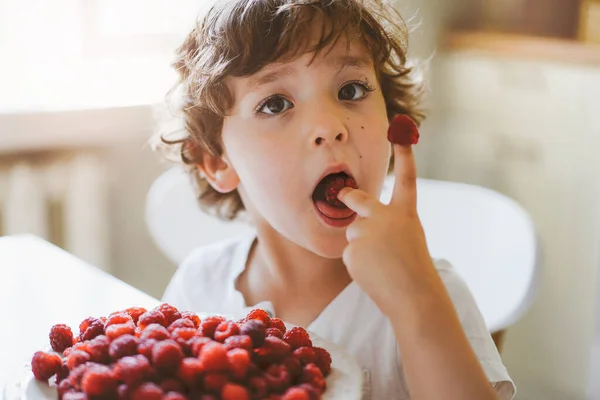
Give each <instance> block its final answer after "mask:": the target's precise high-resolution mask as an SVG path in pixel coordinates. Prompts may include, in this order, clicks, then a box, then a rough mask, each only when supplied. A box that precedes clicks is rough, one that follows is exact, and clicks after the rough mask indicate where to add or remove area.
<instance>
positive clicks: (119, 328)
mask: <svg viewBox="0 0 600 400" xmlns="http://www.w3.org/2000/svg"><path fill="white" fill-rule="evenodd" d="M134 334H135V324H134V323H133V321H129V322H126V323H124V324H116V325H110V326H109V327H108V328H106V336H107V337H108V338H109V339H110V340H115V339H116V338H118V337H119V336H123V335H134Z"/></svg>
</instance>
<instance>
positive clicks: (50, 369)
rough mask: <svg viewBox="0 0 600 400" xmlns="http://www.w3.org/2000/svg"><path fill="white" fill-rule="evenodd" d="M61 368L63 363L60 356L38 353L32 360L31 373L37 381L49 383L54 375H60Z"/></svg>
mask: <svg viewBox="0 0 600 400" xmlns="http://www.w3.org/2000/svg"><path fill="white" fill-rule="evenodd" d="M61 368H62V361H61V359H60V357H59V356H58V354H50V353H44V352H43V351H36V352H35V353H34V354H33V358H32V359H31V371H32V372H33V375H34V376H35V379H37V380H40V381H47V380H48V379H50V378H51V377H52V376H53V375H54V374H57V373H59V372H60V370H61Z"/></svg>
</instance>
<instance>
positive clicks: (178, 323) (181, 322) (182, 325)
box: [146, 318, 197, 332]
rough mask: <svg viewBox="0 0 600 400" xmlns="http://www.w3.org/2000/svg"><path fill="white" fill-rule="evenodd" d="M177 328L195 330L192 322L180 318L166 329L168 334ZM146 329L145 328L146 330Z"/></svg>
mask: <svg viewBox="0 0 600 400" xmlns="http://www.w3.org/2000/svg"><path fill="white" fill-rule="evenodd" d="M177 328H194V329H197V328H196V326H195V325H194V323H193V322H192V320H190V319H186V318H180V319H178V320H176V321H173V323H171V325H169V327H168V328H167V329H168V330H169V332H173V331H174V330H175V329H177ZM146 329H147V328H146Z"/></svg>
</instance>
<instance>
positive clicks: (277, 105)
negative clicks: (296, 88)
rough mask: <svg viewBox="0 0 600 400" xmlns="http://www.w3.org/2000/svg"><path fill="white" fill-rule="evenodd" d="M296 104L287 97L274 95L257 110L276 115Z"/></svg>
mask: <svg viewBox="0 0 600 400" xmlns="http://www.w3.org/2000/svg"><path fill="white" fill-rule="evenodd" d="M293 106H294V105H293V104H292V103H291V102H290V101H289V100H288V99H286V98H284V97H282V96H278V95H275V96H272V97H269V98H268V99H266V100H265V101H263V102H262V103H260V104H259V106H258V108H257V111H258V112H259V113H262V114H267V115H276V114H280V113H282V112H284V111H286V110H288V109H290V108H292V107H293Z"/></svg>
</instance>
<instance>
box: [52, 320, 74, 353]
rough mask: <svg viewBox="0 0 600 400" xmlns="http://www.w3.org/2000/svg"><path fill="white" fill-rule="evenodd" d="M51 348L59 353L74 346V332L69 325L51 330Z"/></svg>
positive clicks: (60, 325)
mask: <svg viewBox="0 0 600 400" xmlns="http://www.w3.org/2000/svg"><path fill="white" fill-rule="evenodd" d="M49 336H50V346H52V350H54V351H56V352H57V353H62V352H63V351H65V349H67V348H69V347H71V346H73V331H72V330H71V328H69V327H68V326H67V325H64V324H58V325H54V326H53V327H52V328H51V329H50V335H49Z"/></svg>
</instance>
